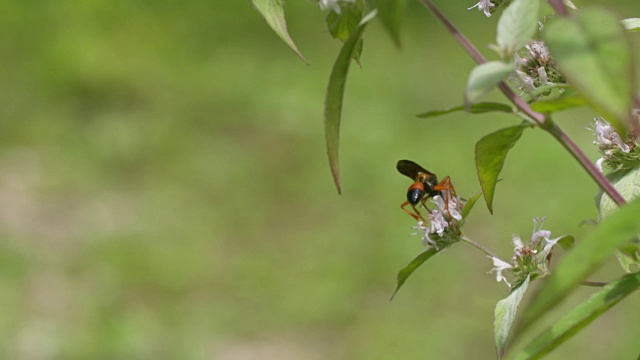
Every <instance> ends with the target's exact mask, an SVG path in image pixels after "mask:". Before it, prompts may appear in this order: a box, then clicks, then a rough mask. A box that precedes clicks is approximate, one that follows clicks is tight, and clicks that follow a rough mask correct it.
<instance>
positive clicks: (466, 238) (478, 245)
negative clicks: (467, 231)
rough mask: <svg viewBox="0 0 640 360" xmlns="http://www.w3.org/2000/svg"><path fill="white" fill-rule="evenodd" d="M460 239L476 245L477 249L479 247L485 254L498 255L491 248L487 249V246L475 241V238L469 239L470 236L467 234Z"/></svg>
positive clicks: (493, 256)
mask: <svg viewBox="0 0 640 360" xmlns="http://www.w3.org/2000/svg"><path fill="white" fill-rule="evenodd" d="M460 240H462V241H464V242H466V243H467V244H470V245H472V246H473V247H475V248H476V249H478V250H480V251H482V252H483V253H485V254H487V255H489V257H492V258H497V256H495V255H494V254H493V253H492V252H491V250H489V249H487V248H486V247H484V246H482V245H480V244H478V243H477V242H475V241H473V240H471V239H469V238H468V237H466V236H462V237H460Z"/></svg>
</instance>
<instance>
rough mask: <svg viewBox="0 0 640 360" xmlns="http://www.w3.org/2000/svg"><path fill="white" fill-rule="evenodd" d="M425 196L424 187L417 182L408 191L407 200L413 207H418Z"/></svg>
mask: <svg viewBox="0 0 640 360" xmlns="http://www.w3.org/2000/svg"><path fill="white" fill-rule="evenodd" d="M423 196H424V185H423V184H422V183H421V182H416V183H414V184H413V185H411V186H410V187H409V190H408V191H407V200H408V201H409V203H410V204H411V205H413V206H416V205H418V203H419V202H420V200H422V197H423Z"/></svg>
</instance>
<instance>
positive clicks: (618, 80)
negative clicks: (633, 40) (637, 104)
mask: <svg viewBox="0 0 640 360" xmlns="http://www.w3.org/2000/svg"><path fill="white" fill-rule="evenodd" d="M594 24H597V26H594ZM544 39H545V42H546V44H547V46H548V47H549V50H550V52H551V54H552V55H553V57H554V59H555V61H556V62H557V63H558V65H559V67H560V68H561V69H562V74H563V75H564V76H565V77H566V78H567V79H568V80H569V82H570V83H571V84H572V85H573V86H574V87H575V88H576V89H578V90H579V91H580V92H581V94H582V95H583V96H584V97H585V98H586V99H587V100H588V101H589V102H590V104H591V105H592V106H593V107H594V108H595V109H596V110H598V112H600V114H602V116H603V117H604V118H606V119H607V120H608V121H609V122H610V123H611V124H612V125H613V126H614V127H615V129H616V130H617V131H618V133H619V134H620V135H621V136H622V137H624V136H625V134H626V131H625V130H624V126H623V124H624V123H627V121H628V119H629V117H630V115H631V104H632V97H633V92H634V90H635V83H634V79H635V73H634V70H633V61H632V54H631V47H630V44H629V41H628V39H627V36H626V33H625V30H624V28H623V27H622V25H621V24H620V22H619V21H618V19H617V18H616V17H615V16H614V15H613V14H611V12H609V11H608V10H607V9H604V8H590V9H588V10H584V11H581V12H579V13H578V14H577V16H575V17H565V18H559V19H556V20H555V21H553V22H552V23H551V24H549V25H548V26H546V27H545V33H544Z"/></svg>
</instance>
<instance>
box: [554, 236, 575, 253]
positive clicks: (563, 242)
mask: <svg viewBox="0 0 640 360" xmlns="http://www.w3.org/2000/svg"><path fill="white" fill-rule="evenodd" d="M575 242H576V239H575V238H574V237H573V236H571V235H564V236H562V237H561V238H560V239H558V244H560V246H562V248H563V249H565V250H569V249H571V248H572V247H573V244H574V243H575Z"/></svg>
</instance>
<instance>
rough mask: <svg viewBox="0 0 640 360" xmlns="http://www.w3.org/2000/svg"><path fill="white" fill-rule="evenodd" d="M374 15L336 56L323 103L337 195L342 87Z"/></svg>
mask: <svg viewBox="0 0 640 360" xmlns="http://www.w3.org/2000/svg"><path fill="white" fill-rule="evenodd" d="M375 15H376V11H375V10H374V11H372V12H371V13H369V15H367V16H366V17H365V18H364V19H362V21H361V22H360V25H358V27H357V28H356V30H355V31H354V32H353V33H352V34H351V36H350V37H349V39H347V41H346V42H345V43H344V45H342V49H340V54H338V58H337V59H336V62H335V64H333V70H331V76H330V77H329V86H328V87H327V95H326V97H325V102H324V130H325V139H326V143H327V155H328V156H329V166H330V167H331V174H332V175H333V180H334V182H335V184H336V187H337V188H338V193H340V192H341V191H342V190H341V188H340V171H339V166H338V143H339V139H340V119H341V117H342V100H343V98H344V86H345V83H346V81H347V74H348V72H349V65H350V64H351V58H352V57H353V54H354V52H355V51H356V47H357V45H358V42H359V41H360V39H361V38H362V33H363V32H364V29H365V28H366V26H367V23H368V22H369V20H371V19H372V18H373V17H375Z"/></svg>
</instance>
